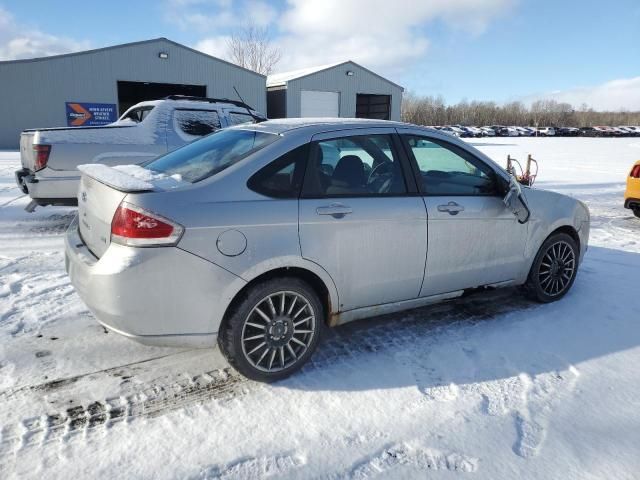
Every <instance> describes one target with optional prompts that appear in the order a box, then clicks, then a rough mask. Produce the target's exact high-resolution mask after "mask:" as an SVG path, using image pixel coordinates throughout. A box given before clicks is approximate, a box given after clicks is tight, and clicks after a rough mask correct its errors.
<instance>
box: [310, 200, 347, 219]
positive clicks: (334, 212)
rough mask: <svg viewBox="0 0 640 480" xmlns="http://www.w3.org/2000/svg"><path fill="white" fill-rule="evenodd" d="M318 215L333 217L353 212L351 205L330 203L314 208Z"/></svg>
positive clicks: (340, 216)
mask: <svg viewBox="0 0 640 480" xmlns="http://www.w3.org/2000/svg"><path fill="white" fill-rule="evenodd" d="M316 213H317V214H318V215H331V216H332V217H333V218H342V217H344V216H345V215H348V214H350V213H353V210H352V209H351V207H348V206H346V205H342V204H341V203H332V204H331V205H327V206H324V207H318V208H316Z"/></svg>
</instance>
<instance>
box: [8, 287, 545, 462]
mask: <svg viewBox="0 0 640 480" xmlns="http://www.w3.org/2000/svg"><path fill="white" fill-rule="evenodd" d="M532 305H534V304H532V303H531V302H529V301H528V300H526V299H524V298H522V297H519V296H515V297H514V295H513V292H512V291H495V292H490V293H482V294H478V295H470V296H468V297H463V298H461V299H458V300H455V301H451V302H448V303H443V304H439V305H434V306H431V307H426V308H423V309H419V310H415V311H413V312H404V313H402V314H393V315H387V316H384V317H378V318H375V319H369V320H366V321H363V322H356V323H354V324H349V325H345V326H344V327H339V328H337V329H333V330H331V331H330V333H329V334H328V335H327V337H328V338H326V339H325V341H324V342H323V343H321V345H320V347H319V349H318V351H316V353H315V354H314V355H313V357H312V358H311V360H310V361H309V362H308V363H307V365H305V366H304V367H303V369H302V372H301V373H300V374H299V375H301V377H300V378H301V380H304V378H310V379H311V380H312V379H313V375H315V374H317V373H318V370H320V371H321V370H322V369H325V368H327V367H329V366H333V365H335V364H336V363H341V364H344V365H348V364H349V363H350V358H353V357H358V356H360V355H368V354H375V353H376V352H385V353H386V352H393V351H394V350H396V351H399V352H401V351H405V350H407V349H410V348H412V346H413V345H415V344H416V342H420V344H421V346H422V348H424V346H425V344H428V343H430V342H437V341H438V336H439V335H440V334H443V333H447V332H450V331H451V330H452V329H453V330H455V329H457V328H459V327H461V326H465V325H473V324H475V323H478V322H480V321H484V320H487V319H491V318H494V317H495V316H497V315H500V314H503V313H507V312H509V311H513V310H517V309H522V308H527V307H530V306H532ZM170 356H171V354H170V355H167V357H170ZM146 362H149V360H145V361H143V362H135V363H133V364H130V365H127V366H118V367H113V368H110V369H107V370H104V371H100V372H92V373H87V374H83V375H79V376H77V377H71V378H67V379H56V380H52V381H49V382H47V383H44V384H40V385H35V386H30V387H22V388H20V389H17V390H9V391H5V392H1V393H0V406H1V405H2V399H3V397H4V399H5V400H6V399H8V398H15V397H16V396H29V395H38V396H41V395H46V394H47V393H48V392H51V391H54V390H55V391H56V392H57V393H61V392H62V393H64V390H65V388H67V387H68V386H70V385H74V384H77V383H78V382H85V383H87V384H88V385H86V387H87V389H88V390H90V386H91V384H92V383H93V382H96V383H98V384H99V383H100V382H101V381H102V380H103V379H104V378H105V377H113V376H119V377H121V378H123V379H125V380H128V379H130V378H133V377H135V375H136V374H137V370H136V367H137V366H139V365H140V364H142V363H146ZM153 367H154V368H161V365H154V366H153ZM305 374H309V375H310V376H311V377H306V376H305ZM127 384H128V385H129V386H131V383H130V382H128V383H127ZM259 386H261V384H256V383H255V382H251V381H249V380H247V379H245V378H244V377H241V376H240V375H239V374H237V373H236V372H235V371H232V370H231V369H229V368H225V369H217V370H212V371H207V372H203V373H199V374H195V375H192V374H188V373H181V374H178V375H174V376H168V377H164V378H160V379H157V380H155V381H152V382H150V383H146V384H140V385H134V386H133V387H134V388H135V389H136V390H135V391H134V392H132V393H129V394H126V395H122V394H121V393H122V392H118V394H115V395H113V396H112V397H109V398H102V399H96V400H95V401H92V402H86V403H84V404H83V405H74V406H72V407H69V408H67V409H64V410H62V411H55V412H47V413H43V414H39V415H34V416H33V417H29V418H25V419H22V420H21V421H19V422H18V423H16V424H13V425H5V426H4V427H3V428H2V429H1V430H0V435H1V438H0V456H2V457H6V455H7V454H8V453H10V452H19V451H20V450H22V449H24V448H29V447H33V446H41V445H45V444H47V443H49V442H51V441H54V440H61V441H70V440H72V439H73V438H76V437H84V436H85V435H86V434H89V433H90V432H92V431H95V430H100V429H105V428H111V427H113V426H115V425H116V424H118V423H125V424H126V423H128V422H130V421H133V420H135V419H136V418H138V417H156V416H159V415H162V414H164V413H166V412H170V411H173V410H176V409H180V408H183V407H186V406H189V405H194V404H197V403H200V402H205V401H210V400H221V401H224V400H227V399H232V398H235V397H239V396H241V395H245V394H249V393H250V392H251V391H252V390H253V389H255V388H256V387H259ZM68 402H69V403H70V404H71V403H75V402H74V400H73V398H70V399H69V400H68ZM0 462H2V459H1V458H0Z"/></svg>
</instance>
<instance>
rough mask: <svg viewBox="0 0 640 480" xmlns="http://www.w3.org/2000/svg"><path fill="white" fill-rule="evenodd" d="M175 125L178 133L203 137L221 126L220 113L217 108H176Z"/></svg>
mask: <svg viewBox="0 0 640 480" xmlns="http://www.w3.org/2000/svg"><path fill="white" fill-rule="evenodd" d="M173 118H174V125H175V127H176V131H178V133H183V134H186V135H189V136H192V137H203V136H204V135H209V134H210V133H212V132H215V131H216V130H219V129H220V128H221V125H220V115H219V114H218V112H217V111H215V110H187V109H176V110H175V112H174V114H173Z"/></svg>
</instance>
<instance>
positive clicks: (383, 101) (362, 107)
mask: <svg viewBox="0 0 640 480" xmlns="http://www.w3.org/2000/svg"><path fill="white" fill-rule="evenodd" d="M356 117H358V118H375V119H377V120H389V119H390V118H391V95H373V94H369V93H358V94H357V95H356Z"/></svg>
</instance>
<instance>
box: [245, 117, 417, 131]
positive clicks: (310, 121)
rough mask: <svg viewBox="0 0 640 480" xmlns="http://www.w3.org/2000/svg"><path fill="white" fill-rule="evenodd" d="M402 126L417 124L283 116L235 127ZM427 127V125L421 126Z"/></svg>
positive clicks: (279, 128) (325, 129)
mask: <svg viewBox="0 0 640 480" xmlns="http://www.w3.org/2000/svg"><path fill="white" fill-rule="evenodd" d="M375 127H387V128H400V127H412V128H415V127H416V126H415V125H411V124H409V123H403V122H392V121H389V120H374V119H369V118H281V119H277V120H267V121H266V122H260V123H257V124H252V125H239V126H238V127H235V128H245V129H252V130H260V131H264V132H268V133H276V134H283V133H286V132H288V131H291V130H300V129H305V130H308V131H311V132H313V133H320V132H324V131H331V130H336V129H342V128H375ZM420 128H426V127H420Z"/></svg>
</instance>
